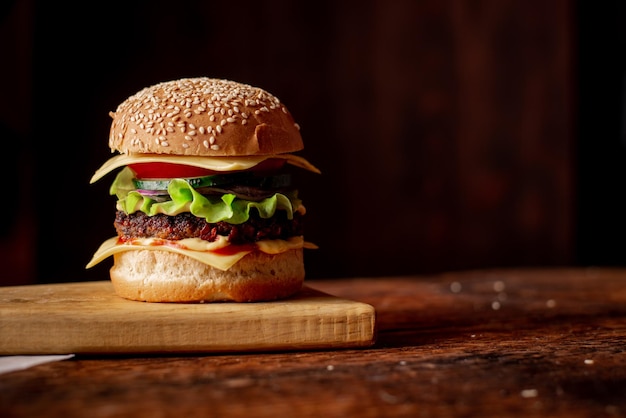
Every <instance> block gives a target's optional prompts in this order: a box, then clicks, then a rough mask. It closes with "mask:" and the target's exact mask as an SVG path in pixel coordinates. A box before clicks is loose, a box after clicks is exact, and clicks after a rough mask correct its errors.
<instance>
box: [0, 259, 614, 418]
mask: <svg viewBox="0 0 626 418" xmlns="http://www.w3.org/2000/svg"><path fill="white" fill-rule="evenodd" d="M309 286H310V287H312V288H315V289H318V290H322V291H324V292H327V293H330V294H333V295H336V296H338V297H343V298H349V299H351V300H358V301H361V302H364V303H368V304H371V305H372V306H374V307H375V309H376V312H377V325H378V338H377V342H376V344H375V345H374V346H372V347H368V348H359V349H345V350H316V351H292V352H276V353H256V352H255V353H246V354H241V353H230V354H229V353H224V354H211V355H132V356H77V357H75V358H74V359H72V360H68V361H63V362H57V363H50V364H44V365H41V366H37V367H34V368H31V369H27V370H23V371H20V372H14V373H11V374H6V375H2V376H0V411H2V412H3V416H6V417H32V416H47V417H61V416H62V417H64V418H68V417H74V416H84V414H85V411H89V416H90V417H110V416H149V415H153V416H177V417H178V416H185V417H200V416H201V417H246V418H249V417H250V416H254V417H272V418H274V417H277V416H285V417H287V416H297V417H320V416H323V417H342V418H343V417H348V416H358V417H380V416H385V417H419V416H423V417H429V416H430V417H432V416H437V417H459V416H477V417H503V416H507V417H510V416H519V417H547V416H549V417H567V418H570V417H574V418H576V417H617V416H624V414H626V354H625V353H626V269H616V270H613V269H545V270H544V269H540V270H486V271H471V272H463V273H451V274H443V275H438V276H412V277H381V278H376V279H363V278H354V279H345V280H320V281H315V282H310V283H309ZM495 302H498V303H497V304H496V303H495Z"/></svg>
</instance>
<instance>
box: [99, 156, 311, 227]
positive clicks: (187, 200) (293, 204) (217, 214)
mask: <svg viewBox="0 0 626 418" xmlns="http://www.w3.org/2000/svg"><path fill="white" fill-rule="evenodd" d="M132 180H133V172H132V171H131V170H130V169H129V168H128V167H125V168H124V169H123V170H121V171H120V172H119V173H118V175H117V177H116V178H115V180H114V181H113V184H112V185H111V188H110V193H111V195H116V196H117V198H118V202H117V203H118V205H119V206H120V207H121V209H122V210H123V211H124V212H126V213H134V212H136V211H137V210H139V211H141V212H143V213H145V214H147V215H149V216H152V215H156V214H158V213H163V214H166V215H177V214H179V213H182V212H191V213H192V214H193V215H195V216H197V217H200V218H204V219H206V221H207V222H209V223H215V222H219V221H226V222H228V223H231V224H240V223H243V222H245V221H247V220H248V218H249V216H250V210H251V209H252V208H254V209H256V210H257V211H258V213H259V215H260V216H261V217H262V218H270V217H272V216H274V213H275V212H276V211H277V210H284V211H286V212H287V217H288V218H289V219H292V218H293V212H294V210H295V209H296V208H297V207H298V206H299V205H300V203H301V202H300V200H299V199H298V197H297V192H296V191H293V192H292V193H288V194H283V193H275V194H274V195H273V196H271V197H268V198H265V199H263V200H261V201H250V200H245V199H240V198H237V197H236V196H235V195H234V194H224V195H215V196H203V195H202V194H200V193H198V192H197V191H196V190H195V189H194V188H193V187H191V186H190V185H189V183H187V182H186V181H185V180H182V179H173V180H172V181H171V182H170V184H169V186H168V188H167V191H168V193H169V195H170V197H171V200H168V201H165V202H157V201H155V200H154V199H151V198H150V197H146V196H143V195H141V194H140V193H139V192H137V191H136V190H135V186H134V184H133V181H132Z"/></svg>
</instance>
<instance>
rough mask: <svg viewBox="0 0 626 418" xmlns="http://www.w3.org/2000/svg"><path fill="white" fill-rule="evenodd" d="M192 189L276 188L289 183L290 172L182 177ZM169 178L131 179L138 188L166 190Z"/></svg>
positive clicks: (286, 185)
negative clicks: (225, 187) (222, 187)
mask: <svg viewBox="0 0 626 418" xmlns="http://www.w3.org/2000/svg"><path fill="white" fill-rule="evenodd" d="M183 180H185V181H186V182H187V183H189V185H190V186H191V187H193V188H194V189H198V188H201V187H218V186H226V185H229V184H231V185H232V184H241V185H247V186H252V187H261V188H267V189H278V188H283V187H288V186H290V185H291V175H290V174H277V175H274V176H256V175H254V174H253V173H249V172H248V173H244V172H242V173H232V174H216V175H212V176H204V177H191V178H185V179H183ZM170 181H171V179H141V180H140V179H133V184H134V185H135V187H136V188H137V189H139V190H167V187H168V186H169V184H170Z"/></svg>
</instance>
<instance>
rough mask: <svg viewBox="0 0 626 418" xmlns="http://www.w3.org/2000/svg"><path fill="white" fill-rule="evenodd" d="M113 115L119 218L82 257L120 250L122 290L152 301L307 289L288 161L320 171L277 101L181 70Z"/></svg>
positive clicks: (117, 279)
mask: <svg viewBox="0 0 626 418" xmlns="http://www.w3.org/2000/svg"><path fill="white" fill-rule="evenodd" d="M110 116H111V117H112V119H113V121H112V124H111V130H110V135H109V147H110V148H111V152H113V153H115V154H116V155H115V156H113V157H112V158H110V159H109V160H107V161H106V162H105V163H104V164H103V165H102V166H101V167H100V168H99V169H98V170H97V171H96V172H95V174H94V175H93V177H92V178H91V183H94V182H96V181H98V180H100V179H102V178H103V177H105V176H106V175H107V174H109V173H111V172H114V171H117V175H116V177H115V179H114V181H113V183H112V185H111V187H110V194H111V195H115V196H116V197H117V203H116V213H115V220H114V222H113V225H114V227H115V231H116V232H117V235H116V236H114V237H112V238H110V239H108V240H106V241H105V242H104V243H102V245H101V246H100V248H99V249H98V250H97V251H96V253H95V254H94V256H93V258H92V259H91V261H90V262H89V263H88V264H87V268H90V267H92V266H94V265H96V264H98V263H100V262H101V261H103V260H104V259H106V258H108V257H113V266H112V267H111V269H110V278H111V282H112V284H113V287H114V290H115V292H116V293H117V294H118V295H119V296H121V297H123V298H126V299H131V300H138V301H146V302H218V301H234V302H254V301H264V300H275V299H282V298H286V297H289V296H291V295H293V294H295V293H296V292H298V290H300V289H301V287H302V283H303V281H304V276H305V269H304V261H303V250H304V249H305V248H315V245H313V244H311V243H308V242H306V241H305V240H304V236H303V231H304V218H305V214H306V209H305V207H304V205H303V204H302V201H301V200H300V198H299V196H298V190H297V188H296V187H295V185H294V184H292V177H293V170H301V169H304V170H308V171H310V172H314V173H319V170H318V169H317V168H316V167H315V166H313V165H312V164H310V163H309V162H308V161H307V160H306V159H304V158H303V157H301V156H298V155H296V154H294V153H296V152H298V151H301V150H302V149H303V148H304V146H303V141H302V137H301V135H300V129H299V126H298V124H297V123H296V122H295V121H294V119H293V117H292V115H291V113H290V112H289V110H288V109H287V108H286V107H285V105H284V104H282V103H281V102H280V100H279V99H278V98H276V97H275V96H273V95H272V94H270V93H268V92H267V91H264V90H262V89H260V88H257V87H253V86H250V85H247V84H242V83H237V82H233V81H230V80H222V79H214V78H184V79H179V80H173V81H167V82H162V83H159V84H156V85H153V86H150V87H146V88H144V89H143V90H141V91H139V92H137V93H136V94H134V95H132V96H130V97H129V98H127V99H126V100H125V101H124V102H122V103H121V104H120V105H119V106H118V107H117V109H116V110H115V112H111V113H110Z"/></svg>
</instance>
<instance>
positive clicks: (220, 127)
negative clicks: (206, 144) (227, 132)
mask: <svg viewBox="0 0 626 418" xmlns="http://www.w3.org/2000/svg"><path fill="white" fill-rule="evenodd" d="M215 130H216V131H217V133H218V134H221V133H222V125H217V126H216V127H215Z"/></svg>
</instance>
